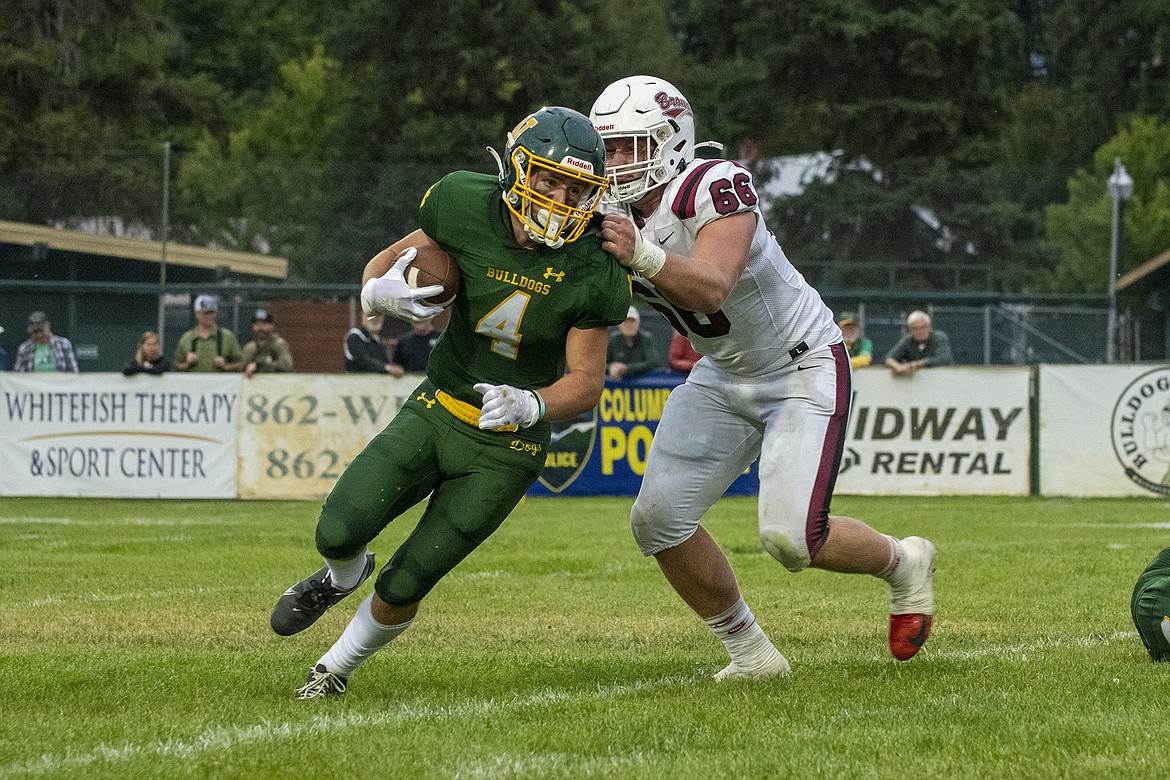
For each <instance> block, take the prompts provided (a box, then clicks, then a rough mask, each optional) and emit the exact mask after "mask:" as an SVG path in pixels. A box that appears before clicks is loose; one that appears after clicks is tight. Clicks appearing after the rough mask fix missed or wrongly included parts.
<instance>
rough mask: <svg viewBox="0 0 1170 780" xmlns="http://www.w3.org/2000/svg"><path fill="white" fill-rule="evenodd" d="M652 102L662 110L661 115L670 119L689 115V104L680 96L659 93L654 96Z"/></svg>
mask: <svg viewBox="0 0 1170 780" xmlns="http://www.w3.org/2000/svg"><path fill="white" fill-rule="evenodd" d="M654 102H655V103H657V104H658V105H659V107H660V108H661V109H662V113H664V114H666V115H667V116H668V117H671V118H678V117H680V116H682V115H683V114H686V113H690V110H691V104H690V103H688V102H687V99H686V98H684V97H683V96H682V95H668V94H666V93H665V92H659V93H658V94H657V95H655V96H654Z"/></svg>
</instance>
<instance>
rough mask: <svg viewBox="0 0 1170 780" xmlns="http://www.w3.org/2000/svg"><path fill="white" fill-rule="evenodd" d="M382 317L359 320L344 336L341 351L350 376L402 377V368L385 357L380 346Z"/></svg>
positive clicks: (384, 350) (384, 352) (382, 347)
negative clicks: (343, 352)
mask: <svg viewBox="0 0 1170 780" xmlns="http://www.w3.org/2000/svg"><path fill="white" fill-rule="evenodd" d="M383 323H384V317H383V316H382V315H381V314H379V315H378V316H376V317H370V319H369V320H361V321H359V322H358V324H357V326H356V327H353V328H350V329H349V333H346V334H345V342H344V344H343V345H342V349H343V350H344V351H345V370H346V371H347V372H348V373H351V374H389V375H390V376H394V377H399V376H402V375H403V374H404V373H405V371H403V368H402V366H399V365H395V364H393V363H391V362H390V360H389V358H387V357H386V348H385V347H384V346H382V339H381V332H382V327H383Z"/></svg>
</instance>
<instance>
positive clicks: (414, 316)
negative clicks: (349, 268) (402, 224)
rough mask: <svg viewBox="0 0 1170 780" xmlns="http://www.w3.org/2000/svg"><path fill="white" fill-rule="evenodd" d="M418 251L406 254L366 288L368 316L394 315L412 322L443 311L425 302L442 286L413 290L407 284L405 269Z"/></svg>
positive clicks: (412, 250)
mask: <svg viewBox="0 0 1170 780" xmlns="http://www.w3.org/2000/svg"><path fill="white" fill-rule="evenodd" d="M416 254H418V250H417V249H415V248H414V247H410V248H409V249H407V250H406V251H404V252H403V253H402V254H401V255H400V256H399V257H398V259H397V260H396V261H395V262H394V265H392V266H390V270H389V271H387V272H386V273H385V275H384V276H381V277H379V278H377V279H371V280H370V281H368V282H366V283H365V285H364V286H363V287H362V311H364V312H365V313H366V316H367V317H373V316H374V315H376V314H390V315H393V316H395V317H398V318H399V319H402V320H406V321H408V322H421V321H422V320H429V319H430V318H431V317H434V316H435V315H436V314H438V313H439V312H441V311H442V310H443V307H442V306H432V305H430V304H428V303H425V302H424V301H423V299H424V298H429V297H431V296H432V295H438V294H439V293H441V292H443V288H442V286H441V285H437V284H431V285H427V286H426V287H411V286H410V285H409V284H407V283H406V277H405V275H404V274H403V269H405V268H406V266H408V265H410V261H411V260H414V256H415V255H416Z"/></svg>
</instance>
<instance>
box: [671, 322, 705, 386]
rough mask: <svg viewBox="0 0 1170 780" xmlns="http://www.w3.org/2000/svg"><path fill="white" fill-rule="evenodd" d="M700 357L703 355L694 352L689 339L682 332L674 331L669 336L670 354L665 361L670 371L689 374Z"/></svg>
mask: <svg viewBox="0 0 1170 780" xmlns="http://www.w3.org/2000/svg"><path fill="white" fill-rule="evenodd" d="M701 357H703V356H702V355H700V354H699V353H698V352H695V348H694V347H692V346H691V340H690V339H688V338H687V337H686V336H684V335H683V334H681V333H679V332H678V331H675V332H674V335H673V336H671V337H670V355H669V356H668V357H667V363H668V364H669V365H670V370H671V371H673V372H675V373H676V374H684V375H685V374H689V373H691V369H692V368H694V367H695V363H698V362H699V358H701Z"/></svg>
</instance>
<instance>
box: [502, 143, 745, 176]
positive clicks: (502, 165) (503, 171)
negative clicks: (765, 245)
mask: <svg viewBox="0 0 1170 780" xmlns="http://www.w3.org/2000/svg"><path fill="white" fill-rule="evenodd" d="M720 148H722V147H720ZM487 150H488V154H490V155H491V156H492V157H494V158H495V160H496V168H498V169H499V171H500V181H503V180H504V161H503V160H502V159H501V158H500V153H499V152H497V151H496V150H495V149H493V148H492V147H490V146H489V147H487Z"/></svg>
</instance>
